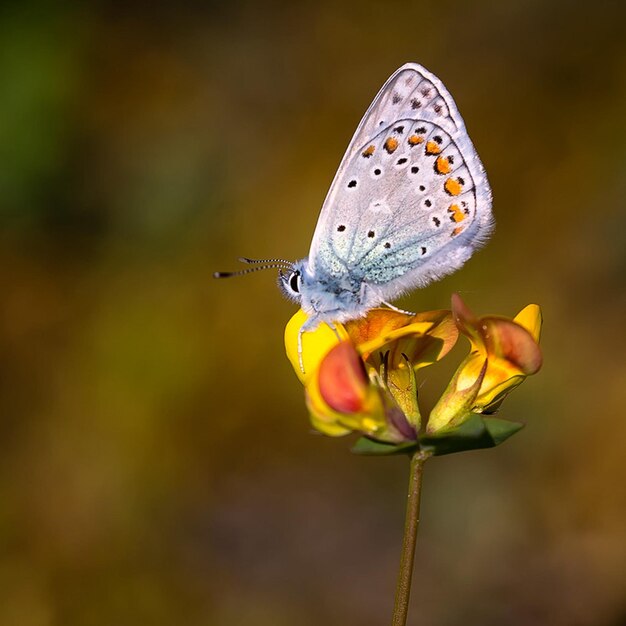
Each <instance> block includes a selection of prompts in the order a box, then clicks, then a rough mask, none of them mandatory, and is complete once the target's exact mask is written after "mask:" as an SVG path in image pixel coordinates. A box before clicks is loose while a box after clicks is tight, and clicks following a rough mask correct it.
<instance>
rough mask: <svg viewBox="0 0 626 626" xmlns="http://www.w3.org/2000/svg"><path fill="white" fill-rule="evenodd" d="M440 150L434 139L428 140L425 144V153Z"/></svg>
mask: <svg viewBox="0 0 626 626" xmlns="http://www.w3.org/2000/svg"><path fill="white" fill-rule="evenodd" d="M440 152H441V148H440V147H439V144H438V143H436V142H435V141H429V142H428V143H427V144H426V154H439V153H440Z"/></svg>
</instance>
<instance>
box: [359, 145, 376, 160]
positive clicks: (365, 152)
mask: <svg viewBox="0 0 626 626" xmlns="http://www.w3.org/2000/svg"><path fill="white" fill-rule="evenodd" d="M374 150H376V148H375V147H374V146H373V145H369V146H367V148H365V150H363V152H361V156H364V157H365V158H366V159H369V158H370V157H371V156H372V154H374Z"/></svg>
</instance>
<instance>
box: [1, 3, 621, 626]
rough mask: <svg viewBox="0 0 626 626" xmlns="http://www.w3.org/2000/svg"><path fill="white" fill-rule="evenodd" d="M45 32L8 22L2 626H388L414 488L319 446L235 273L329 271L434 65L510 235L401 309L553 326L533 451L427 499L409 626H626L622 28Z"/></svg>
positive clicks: (291, 12)
mask: <svg viewBox="0 0 626 626" xmlns="http://www.w3.org/2000/svg"><path fill="white" fill-rule="evenodd" d="M52 6H53V5H52V4H51V3H34V4H33V3H30V6H29V7H28V8H27V7H26V6H25V3H24V4H21V5H20V4H18V3H14V4H13V5H9V4H6V3H5V4H4V5H3V8H2V9H1V12H0V76H2V89H1V90H0V120H2V121H1V123H0V155H1V156H0V159H1V167H0V219H1V220H2V227H1V230H0V280H1V284H2V296H1V299H0V301H1V303H2V304H1V317H0V366H1V368H2V376H1V378H0V546H1V547H0V623H1V624H3V625H7V626H12V625H19V626H48V625H57V624H59V625H68V626H74V625H77V626H78V625H81V626H82V625H86V626H110V625H111V624H115V625H116V626H124V625H129V626H130V625H132V626H135V625H137V624H147V625H170V624H186V625H211V626H213V625H215V626H266V625H267V626H291V625H294V624H298V625H302V626H312V625H318V624H325V625H326V626H334V625H337V626H338V625H340V624H341V625H345V624H351V625H352V624H354V625H357V624H358V625H362V626H378V625H380V624H385V623H388V620H389V615H390V609H391V603H392V595H393V587H394V583H395V575H396V566H397V561H398V553H399V544H400V534H401V525H402V518H403V506H404V498H405V495H404V491H405V482H406V475H405V473H406V464H405V463H404V461H403V459H366V458H356V457H353V456H352V455H350V454H349V452H348V448H349V445H350V442H349V441H348V440H346V439H338V440H333V439H327V438H323V437H321V436H314V435H313V434H311V432H310V428H309V425H308V421H307V415H306V411H305V408H304V404H303V398H302V389H301V387H300V385H299V383H298V382H297V380H296V378H295V376H294V375H293V372H292V371H291V369H290V366H289V364H288V362H287V361H286V358H285V355H284V352H283V348H282V331H283V328H284V325H285V323H286V321H287V320H288V318H289V317H290V315H291V314H292V313H293V312H294V309H293V307H292V306H291V305H290V304H289V303H287V302H286V301H284V300H283V299H282V298H281V296H280V295H279V293H278V292H277V290H276V289H275V287H274V277H273V276H272V275H269V274H259V275H256V276H253V277H248V278H247V279H241V280H238V281H236V280H233V281H231V282H228V281H225V282H219V283H218V282H217V281H212V279H211V278H210V275H211V273H212V271H214V270H216V269H232V268H234V267H235V266H236V262H235V259H236V257H237V256H239V255H242V254H247V255H250V256H265V255H269V256H284V257H285V258H294V259H295V258H299V257H302V256H304V255H305V254H306V251H307V250H308V245H309V241H310V237H311V235H312V232H313V228H314V225H315V221H316V218H317V213H318V210H319V208H320V206H321V203H322V200H323V198H324V195H325V193H326V190H327V188H328V185H329V183H330V181H331V179H332V176H333V174H334V171H335V168H336V167H337V165H338V163H339V160H340V158H341V155H342V152H343V150H344V149H345V146H346V145H347V143H348V141H349V139H350V137H351V134H352V132H353V130H354V128H355V127H356V124H357V122H358V120H359V119H360V117H361V115H362V113H363V112H364V111H365V109H366V107H367V105H368V104H369V102H370V100H371V98H372V97H373V95H374V94H375V93H376V91H377V90H378V88H379V87H380V85H381V84H382V82H383V81H384V80H385V79H386V78H387V76H388V75H389V74H390V73H391V72H392V71H393V70H394V69H395V68H396V67H398V66H399V65H401V64H402V63H404V62H406V61H409V60H412V61H418V62H420V63H423V64H424V65H425V66H426V67H428V68H429V69H431V70H432V71H434V72H435V73H436V74H437V75H438V76H440V77H441V78H442V80H444V82H445V83H446V85H447V86H448V88H449V89H450V91H451V92H452V93H453V95H454V97H455V99H456V101H457V103H458V105H459V108H460V109H461V112H462V114H463V116H464V117H465V120H466V123H467V126H468V128H469V130H470V132H471V135H472V138H473V140H474V142H475V144H476V146H477V148H478V151H479V153H480V155H481V157H482V159H483V161H484V163H485V166H486V168H487V172H488V174H489V178H490V180H491V183H492V186H493V191H494V212H495V215H496V220H497V229H496V232H495V235H494V237H493V238H492V241H491V242H490V243H489V245H488V246H487V247H486V248H485V249H484V250H482V251H481V252H480V253H478V254H477V255H476V256H475V258H473V259H472V260H471V262H469V263H468V264H467V266H466V267H465V268H464V269H463V270H462V271H461V272H458V273H457V274H455V275H454V276H452V277H450V278H447V279H446V280H444V281H442V282H440V283H438V284H436V285H433V286H432V287H429V288H428V289H426V290H424V291H421V292H416V293H414V294H413V295H412V296H410V297H408V298H406V299H404V300H403V301H402V302H401V304H402V305H403V306H406V307H411V308H413V309H430V308H443V307H447V306H448V303H449V297H450V294H451V293H452V292H453V291H460V292H461V293H462V294H463V295H464V297H465V299H466V301H467V302H468V304H469V305H470V306H472V307H473V308H474V309H475V310H476V311H477V312H481V313H488V312H492V313H502V314H507V315H513V314H515V313H516V312H517V311H518V310H519V309H520V308H522V307H523V306H524V305H525V304H527V303H529V302H538V303H540V304H541V305H542V307H543V309H544V314H545V327H544V329H545V332H544V337H543V340H542V344H543V348H544V354H545V367H544V369H543V370H542V372H541V373H540V374H539V375H538V376H536V377H535V378H533V379H530V380H528V381H527V382H526V383H525V384H524V386H523V387H522V388H521V389H520V390H519V391H518V392H517V393H515V394H514V395H513V396H511V398H509V400H508V402H507V404H505V408H504V411H503V412H502V415H503V416H505V417H510V418H512V419H520V420H523V421H526V422H527V427H526V429H525V430H524V431H522V433H521V434H519V435H517V436H516V437H515V438H514V439H512V440H511V441H510V442H507V443H506V444H505V445H503V446H502V447H501V448H498V449H496V450H490V451H481V452H471V453H465V454H461V455H457V456H454V457H447V458H442V459H437V460H435V461H433V462H432V463H430V464H429V466H428V467H427V475H426V482H425V494H424V502H423V516H422V522H423V525H422V530H421V536H420V540H419V549H418V557H417V574H416V581H415V582H416V584H415V588H414V594H413V598H412V601H413V602H412V612H411V618H410V623H411V624H421V625H429V626H456V625H464V626H469V625H473V624H476V625H478V624H480V625H481V626H489V625H493V626H496V625H498V626H499V625H501V624H507V625H513V626H515V625H518V624H519V625H520V626H522V625H524V626H525V625H527V624H534V625H536V626H539V625H548V624H549V625H556V626H559V625H563V626H565V625H567V626H572V625H574V626H577V625H580V626H586V625H598V626H618V625H621V624H624V623H626V583H625V579H624V571H623V570H624V562H626V536H625V535H626V533H625V524H624V518H625V516H626V498H625V495H624V493H625V492H624V482H625V479H626V471H625V470H626V455H625V454H624V436H625V435H626V420H625V415H624V409H623V407H624V401H625V399H626V398H625V391H624V390H625V385H626V366H625V365H624V349H625V345H624V332H623V323H624V317H625V309H626V307H625V306H624V305H625V298H624V283H625V281H624V275H625V271H626V262H625V261H626V259H625V256H624V244H625V232H626V231H625V229H624V219H625V217H626V216H625V213H624V210H623V209H624V197H625V195H626V182H625V181H626V179H625V178H624V171H625V165H626V123H625V122H624V119H625V118H624V115H625V111H626V38H625V37H624V33H623V30H624V24H625V23H626V11H625V10H624V8H623V7H624V6H626V5H624V3H621V2H614V3H605V2H594V3H577V2H564V1H557V2H542V1H539V0H537V1H532V0H527V1H524V2H516V3H512V2H511V3H509V2H487V1H481V2H474V3H463V2H455V1H448V2H439V3H437V2H428V3H426V2H394V1H391V2H369V3H368V2H364V1H359V2H357V1H350V2H342V3H338V2H335V1H334V0H317V1H316V2H296V3H284V4H283V3H280V2H265V3H260V2H259V3H254V2H230V3H219V4H217V3H216V4H214V5H212V4H211V3H195V4H186V5H178V6H176V7H173V6H172V7H170V6H169V5H166V4H163V5H161V4H159V3H156V4H155V3H130V4H129V3H119V4H116V3H105V2H93V3H76V4H75V5H71V4H66V5H65V7H66V8H65V9H63V10H60V9H53V8H52ZM464 349H465V347H464V346H462V347H461V348H459V351H457V353H455V355H456V358H458V357H459V356H461V355H462V354H463V350H464ZM454 358H455V356H452V357H451V361H450V363H451V364H450V365H448V366H444V370H445V368H446V367H448V370H447V372H446V373H449V372H450V368H451V367H452V363H453V362H454ZM444 382H445V375H444V374H442V375H439V376H437V375H435V374H432V375H430V374H429V376H427V380H426V384H425V385H424V392H423V398H424V401H425V403H426V404H428V403H432V401H433V400H434V399H435V398H436V396H437V393H438V392H439V391H440V389H441V385H442V384H443V383H444Z"/></svg>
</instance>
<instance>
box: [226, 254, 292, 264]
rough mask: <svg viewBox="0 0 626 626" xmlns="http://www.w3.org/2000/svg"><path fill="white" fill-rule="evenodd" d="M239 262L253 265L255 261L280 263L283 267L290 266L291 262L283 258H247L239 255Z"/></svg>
mask: <svg viewBox="0 0 626 626" xmlns="http://www.w3.org/2000/svg"><path fill="white" fill-rule="evenodd" d="M237 260H238V261H239V262H240V263H248V265H253V264H255V263H280V264H282V265H284V266H285V267H291V265H292V264H291V263H290V262H289V261H287V260H285V259H249V258H248V257H247V256H240V257H239V258H238V259H237Z"/></svg>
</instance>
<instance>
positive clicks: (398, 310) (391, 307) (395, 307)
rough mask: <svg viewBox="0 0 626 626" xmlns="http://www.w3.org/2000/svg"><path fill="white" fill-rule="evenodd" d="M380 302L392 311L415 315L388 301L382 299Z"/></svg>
mask: <svg viewBox="0 0 626 626" xmlns="http://www.w3.org/2000/svg"><path fill="white" fill-rule="evenodd" d="M382 303H383V304H384V305H386V306H388V307H389V308H390V309H391V310H392V311H396V312H397V313H404V314H405V315H416V314H415V313H413V312H411V311H405V310H404V309H399V308H398V307H397V306H393V304H389V302H385V301H384V300H383V301H382Z"/></svg>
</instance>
